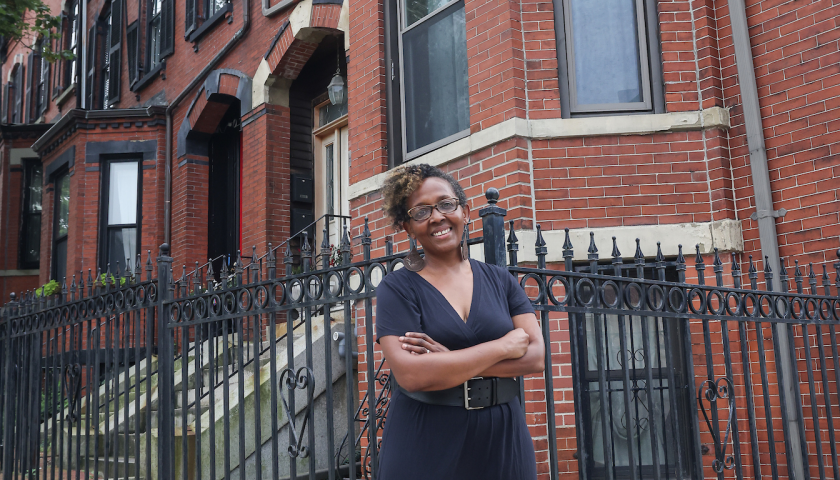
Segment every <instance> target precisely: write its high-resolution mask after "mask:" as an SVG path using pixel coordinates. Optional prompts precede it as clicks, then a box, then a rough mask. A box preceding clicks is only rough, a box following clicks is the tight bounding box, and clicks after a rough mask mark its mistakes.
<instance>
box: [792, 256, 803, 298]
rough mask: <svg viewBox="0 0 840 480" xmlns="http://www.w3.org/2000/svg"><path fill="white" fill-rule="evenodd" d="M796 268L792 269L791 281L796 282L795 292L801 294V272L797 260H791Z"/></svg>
mask: <svg viewBox="0 0 840 480" xmlns="http://www.w3.org/2000/svg"><path fill="white" fill-rule="evenodd" d="M793 263H794V265H796V268H794V269H793V281H794V282H796V292H797V293H802V270H801V269H800V268H799V260H796V259H794V260H793Z"/></svg>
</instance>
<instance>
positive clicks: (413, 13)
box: [402, 0, 470, 153]
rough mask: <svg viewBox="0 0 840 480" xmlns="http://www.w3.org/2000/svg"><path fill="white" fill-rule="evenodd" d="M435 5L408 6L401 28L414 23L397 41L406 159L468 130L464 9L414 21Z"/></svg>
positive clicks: (460, 6) (459, 4) (459, 5)
mask: <svg viewBox="0 0 840 480" xmlns="http://www.w3.org/2000/svg"><path fill="white" fill-rule="evenodd" d="M431 2H435V0H431ZM437 5H438V4H437V3H434V4H426V3H423V4H421V5H419V6H418V5H416V4H415V2H411V1H409V2H408V5H407V6H406V10H405V15H404V18H405V19H406V23H408V22H414V23H412V24H411V25H408V26H407V27H410V29H409V30H407V31H405V32H404V33H403V35H402V50H403V52H402V53H403V79H404V80H403V85H404V91H403V92H404V93H403V94H404V101H405V112H404V116H405V138H406V152H409V153H410V152H412V151H414V150H417V149H420V148H422V147H425V146H427V145H430V144H432V143H434V142H436V141H438V140H442V139H444V138H446V137H449V136H451V135H453V134H456V133H458V132H461V131H463V130H467V129H468V128H469V126H470V106H469V94H468V88H467V30H466V18H465V15H464V3H463V2H456V3H454V4H452V5H451V6H449V7H448V8H446V9H444V10H440V11H438V12H437V13H436V14H434V15H433V16H431V17H429V18H426V19H425V20H423V21H422V22H421V21H419V20H420V18H419V17H421V16H422V15H423V14H424V13H425V12H426V11H428V10H431V9H433V8H436V6H437Z"/></svg>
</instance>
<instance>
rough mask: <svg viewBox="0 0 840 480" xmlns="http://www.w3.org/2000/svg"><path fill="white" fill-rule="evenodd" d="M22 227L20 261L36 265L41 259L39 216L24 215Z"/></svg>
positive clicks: (37, 214) (38, 214)
mask: <svg viewBox="0 0 840 480" xmlns="http://www.w3.org/2000/svg"><path fill="white" fill-rule="evenodd" d="M23 225H24V226H23V245H22V248H21V261H22V263H25V264H33V263H38V260H39V259H40V258H41V214H40V213H36V214H29V215H26V216H25V217H24V222H23Z"/></svg>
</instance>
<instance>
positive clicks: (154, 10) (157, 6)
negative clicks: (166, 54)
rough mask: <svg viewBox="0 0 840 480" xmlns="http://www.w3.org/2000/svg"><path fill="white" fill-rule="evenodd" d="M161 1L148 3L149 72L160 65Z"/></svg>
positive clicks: (151, 0)
mask: <svg viewBox="0 0 840 480" xmlns="http://www.w3.org/2000/svg"><path fill="white" fill-rule="evenodd" d="M162 6H163V0H150V2H149V29H148V32H149V33H148V35H149V70H151V69H153V68H155V67H156V66H157V65H158V64H159V63H160V52H161V48H160V47H161V38H160V37H161V28H162V21H163V19H162V18H161V7H162Z"/></svg>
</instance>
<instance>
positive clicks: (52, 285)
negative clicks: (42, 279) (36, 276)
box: [35, 280, 61, 297]
mask: <svg viewBox="0 0 840 480" xmlns="http://www.w3.org/2000/svg"><path fill="white" fill-rule="evenodd" d="M57 293H61V285H59V284H58V282H57V281H56V280H50V281H49V282H47V283H45V284H44V285H42V286H41V287H40V288H38V289H37V290H35V296H37V297H49V296H50V295H55V294H57Z"/></svg>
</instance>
